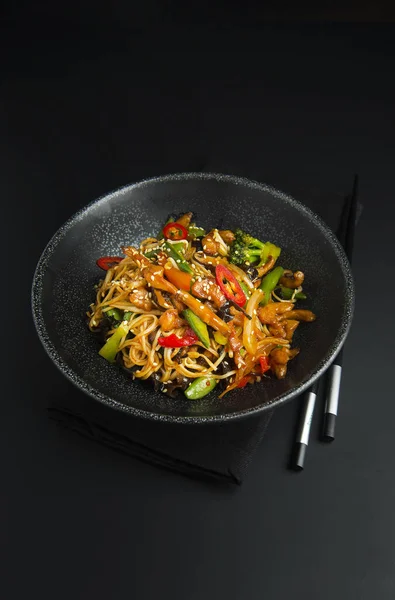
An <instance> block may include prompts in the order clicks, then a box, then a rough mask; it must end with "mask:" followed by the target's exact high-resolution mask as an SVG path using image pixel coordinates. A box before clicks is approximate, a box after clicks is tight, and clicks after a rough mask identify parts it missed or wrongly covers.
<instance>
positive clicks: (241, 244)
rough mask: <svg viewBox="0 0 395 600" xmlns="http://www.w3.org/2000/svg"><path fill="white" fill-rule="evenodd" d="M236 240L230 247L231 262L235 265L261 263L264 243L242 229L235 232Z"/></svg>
mask: <svg viewBox="0 0 395 600" xmlns="http://www.w3.org/2000/svg"><path fill="white" fill-rule="evenodd" d="M234 234H235V239H234V241H233V242H232V245H231V247H230V254H229V260H230V262H231V263H233V264H235V265H245V264H250V265H251V264H253V263H256V262H257V261H258V262H260V261H261V256H262V252H263V250H264V248H265V244H264V242H261V241H260V240H257V239H256V238H254V237H252V235H250V234H249V233H246V232H245V231H243V230H242V229H236V230H235V231H234Z"/></svg>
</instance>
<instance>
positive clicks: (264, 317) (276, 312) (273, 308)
mask: <svg viewBox="0 0 395 600" xmlns="http://www.w3.org/2000/svg"><path fill="white" fill-rule="evenodd" d="M292 308H293V303H292V302H269V304H266V306H261V307H260V308H258V318H259V320H260V322H261V323H266V325H276V324H277V322H278V320H279V319H280V318H282V317H283V318H285V314H284V313H287V312H289V311H291V310H292Z"/></svg>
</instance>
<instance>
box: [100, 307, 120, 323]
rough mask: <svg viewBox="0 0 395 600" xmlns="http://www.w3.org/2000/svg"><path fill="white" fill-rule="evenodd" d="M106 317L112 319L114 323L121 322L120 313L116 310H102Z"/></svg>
mask: <svg viewBox="0 0 395 600" xmlns="http://www.w3.org/2000/svg"><path fill="white" fill-rule="evenodd" d="M103 312H104V314H105V315H106V317H112V318H113V319H115V320H116V321H122V312H121V311H120V310H119V309H118V308H109V309H108V310H107V309H104V310H103Z"/></svg>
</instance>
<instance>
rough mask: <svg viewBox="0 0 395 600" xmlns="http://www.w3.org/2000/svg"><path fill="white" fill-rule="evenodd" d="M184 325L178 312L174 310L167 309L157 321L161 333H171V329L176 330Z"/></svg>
mask: <svg viewBox="0 0 395 600" xmlns="http://www.w3.org/2000/svg"><path fill="white" fill-rule="evenodd" d="M184 324H185V321H183V320H182V319H180V317H179V315H178V311H177V310H176V309H175V308H169V309H168V310H166V311H165V312H164V313H163V315H162V316H161V317H160V319H159V325H160V326H161V328H162V331H171V330H172V329H178V328H179V327H182V326H183V325H184Z"/></svg>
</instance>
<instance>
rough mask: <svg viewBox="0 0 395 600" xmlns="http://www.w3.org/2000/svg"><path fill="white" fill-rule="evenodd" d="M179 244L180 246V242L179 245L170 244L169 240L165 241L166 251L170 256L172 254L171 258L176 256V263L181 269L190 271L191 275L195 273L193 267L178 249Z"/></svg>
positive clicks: (186, 271)
mask: <svg viewBox="0 0 395 600" xmlns="http://www.w3.org/2000/svg"><path fill="white" fill-rule="evenodd" d="M177 246H178V244H177V245H176V244H169V242H165V245H164V251H165V252H166V254H167V255H168V256H170V258H174V260H175V261H176V263H177V265H178V267H179V269H180V270H181V271H184V272H185V273H189V274H190V275H193V269H192V267H191V266H190V264H189V263H188V262H187V261H186V260H185V258H184V257H183V255H182V254H181V253H180V252H179V250H177Z"/></svg>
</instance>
